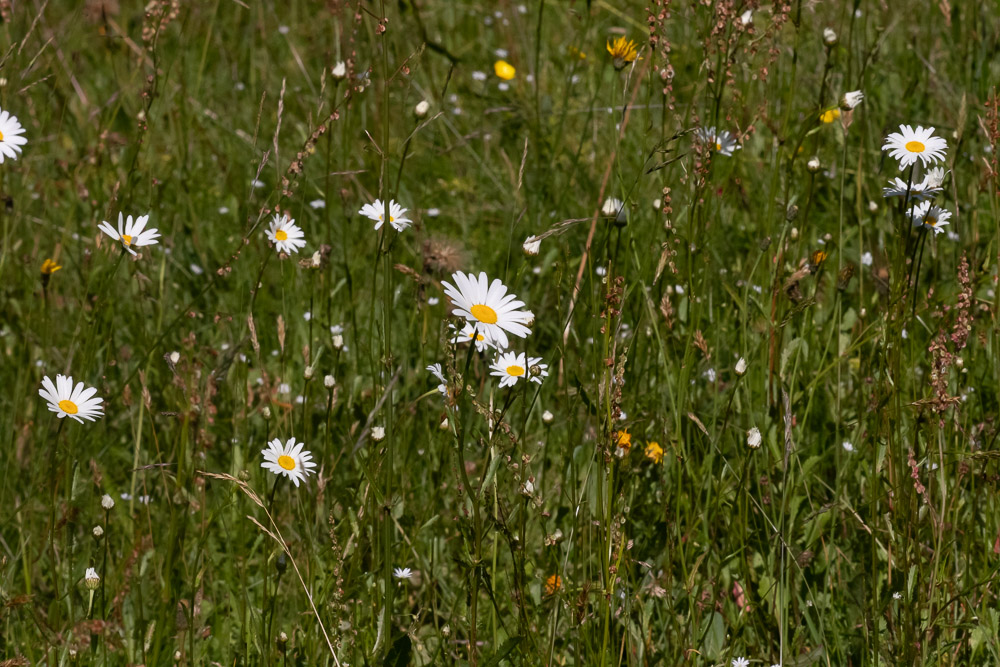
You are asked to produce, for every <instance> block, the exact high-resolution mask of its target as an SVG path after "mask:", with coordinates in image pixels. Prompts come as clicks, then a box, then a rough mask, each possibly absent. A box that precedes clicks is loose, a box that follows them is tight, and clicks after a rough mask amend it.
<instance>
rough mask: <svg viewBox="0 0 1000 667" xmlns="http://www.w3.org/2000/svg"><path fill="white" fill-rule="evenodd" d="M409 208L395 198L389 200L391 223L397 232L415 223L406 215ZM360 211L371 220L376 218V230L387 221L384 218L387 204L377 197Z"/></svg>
mask: <svg viewBox="0 0 1000 667" xmlns="http://www.w3.org/2000/svg"><path fill="white" fill-rule="evenodd" d="M408 210H409V209H406V208H403V207H402V206H400V205H399V204H397V203H396V202H395V201H394V200H391V199H390V200H389V224H390V225H392V228H393V229H395V230H396V231H397V232H401V231H403V230H404V229H406V228H407V227H409V226H410V225H412V224H413V221H412V220H410V219H409V218H407V217H406V215H405V213H406V212H407V211H408ZM358 213H360V214H361V215H363V216H365V217H366V218H368V219H369V220H374V221H375V230H376V231H378V230H379V229H381V228H382V224H383V223H384V222H385V221H384V220H383V219H382V217H383V216H384V215H385V204H384V203H382V200H381V199H376V200H375V203H374V204H365V205H364V206H362V207H361V210H360V211H358Z"/></svg>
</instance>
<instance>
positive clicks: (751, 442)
mask: <svg viewBox="0 0 1000 667" xmlns="http://www.w3.org/2000/svg"><path fill="white" fill-rule="evenodd" d="M760 442H761V437H760V429H758V428H757V427H756V426H754V427H753V428H752V429H750V430H749V431H747V445H748V446H749V447H750V449H757V448H758V447H760Z"/></svg>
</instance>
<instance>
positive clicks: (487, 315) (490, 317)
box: [469, 304, 497, 324]
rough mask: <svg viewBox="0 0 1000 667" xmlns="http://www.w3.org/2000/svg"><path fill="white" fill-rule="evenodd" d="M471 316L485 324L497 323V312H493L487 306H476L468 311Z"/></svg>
mask: <svg viewBox="0 0 1000 667" xmlns="http://www.w3.org/2000/svg"><path fill="white" fill-rule="evenodd" d="M469 312H471V313H472V316H473V317H474V318H476V319H477V320H479V321H480V322H484V323H485V324H496V323H497V311H495V310H493V309H492V308H490V307H489V306H484V305H482V304H477V305H475V306H473V307H472V308H470V309H469Z"/></svg>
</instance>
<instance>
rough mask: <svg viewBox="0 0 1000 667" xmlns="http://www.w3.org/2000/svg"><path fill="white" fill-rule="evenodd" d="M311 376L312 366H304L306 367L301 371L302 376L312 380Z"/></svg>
mask: <svg viewBox="0 0 1000 667" xmlns="http://www.w3.org/2000/svg"><path fill="white" fill-rule="evenodd" d="M312 376H313V368H312V366H306V369H305V370H304V371H302V377H304V378H305V379H307V380H312Z"/></svg>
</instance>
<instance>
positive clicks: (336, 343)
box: [333, 334, 344, 350]
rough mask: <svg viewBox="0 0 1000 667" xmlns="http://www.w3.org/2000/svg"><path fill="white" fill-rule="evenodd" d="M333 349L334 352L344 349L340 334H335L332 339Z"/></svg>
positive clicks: (342, 338)
mask: <svg viewBox="0 0 1000 667" xmlns="http://www.w3.org/2000/svg"><path fill="white" fill-rule="evenodd" d="M333 347H334V349H336V350H340V349H342V348H343V347H344V337H343V336H341V335H340V334H336V335H335V336H334V337H333Z"/></svg>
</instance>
